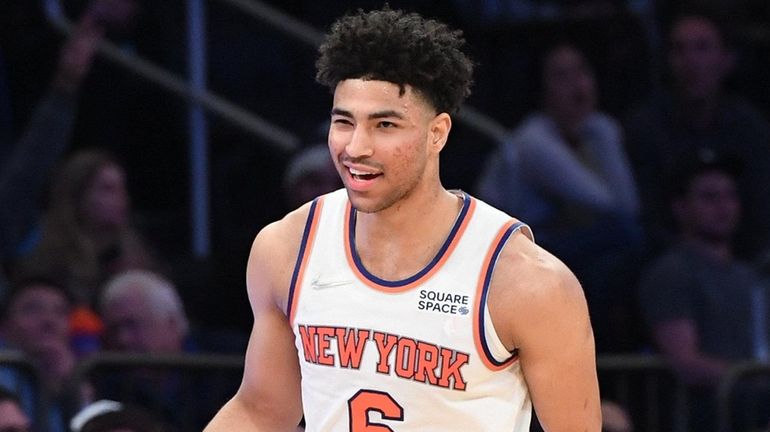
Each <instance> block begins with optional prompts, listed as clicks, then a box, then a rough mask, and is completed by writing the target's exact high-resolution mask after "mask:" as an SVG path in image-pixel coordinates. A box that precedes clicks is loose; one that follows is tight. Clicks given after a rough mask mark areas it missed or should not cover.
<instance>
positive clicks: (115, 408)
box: [0, 400, 166, 432]
mask: <svg viewBox="0 0 770 432" xmlns="http://www.w3.org/2000/svg"><path fill="white" fill-rule="evenodd" d="M70 429H71V431H72V432H163V431H164V430H166V429H165V427H164V426H163V424H162V423H161V422H160V421H159V420H157V419H156V418H155V417H154V416H153V415H152V414H151V413H150V412H149V411H147V410H145V409H143V408H140V407H137V406H129V405H125V404H122V403H120V402H115V401H111V400H99V401H96V402H94V403H92V404H90V405H88V406H86V407H85V408H83V409H82V410H81V411H80V412H79V413H78V414H77V415H76V416H75V417H73V418H72V421H71V422H70ZM0 431H2V429H0Z"/></svg>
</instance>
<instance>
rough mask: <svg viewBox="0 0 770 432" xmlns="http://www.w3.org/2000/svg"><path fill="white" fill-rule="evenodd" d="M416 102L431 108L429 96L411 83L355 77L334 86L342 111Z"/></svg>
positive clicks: (337, 106)
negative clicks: (426, 97)
mask: <svg viewBox="0 0 770 432" xmlns="http://www.w3.org/2000/svg"><path fill="white" fill-rule="evenodd" d="M415 106H417V107H420V108H424V109H426V110H428V111H431V110H432V108H431V106H430V104H429V103H428V101H427V99H425V97H424V96H423V95H422V94H421V93H420V92H419V90H418V89H416V88H415V87H413V86H411V85H409V84H404V85H403V86H402V85H399V84H397V83H393V82H390V81H382V80H371V79H362V78H355V79H347V80H344V81H340V82H339V84H337V87H336V88H335V90H334V109H339V110H343V111H350V110H352V109H356V110H364V111H372V112H375V111H382V110H384V109H390V110H395V111H406V110H410V109H412V107H415ZM365 113H366V114H369V112H365Z"/></svg>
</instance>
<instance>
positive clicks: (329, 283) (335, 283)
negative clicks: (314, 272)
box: [310, 276, 351, 290]
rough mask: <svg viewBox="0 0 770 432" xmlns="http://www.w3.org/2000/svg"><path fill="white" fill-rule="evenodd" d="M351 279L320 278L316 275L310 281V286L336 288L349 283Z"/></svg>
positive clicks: (318, 288)
mask: <svg viewBox="0 0 770 432" xmlns="http://www.w3.org/2000/svg"><path fill="white" fill-rule="evenodd" d="M350 283H351V281H349V280H321V278H319V277H318V276H316V277H314V278H313V280H312V281H310V286H311V287H312V288H313V289H317V290H320V289H327V288H336V287H341V286H345V285H350Z"/></svg>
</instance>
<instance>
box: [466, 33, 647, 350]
mask: <svg viewBox="0 0 770 432" xmlns="http://www.w3.org/2000/svg"><path fill="white" fill-rule="evenodd" d="M540 80H541V82H542V83H541V100H542V110H540V111H538V112H535V113H533V114H532V115H530V116H529V117H528V118H526V119H525V120H524V121H523V123H522V124H521V125H520V126H519V127H518V128H517V129H516V130H515V131H513V133H512V134H511V136H510V138H509V139H508V140H507V141H506V142H505V143H503V144H502V145H501V147H500V148H499V149H498V150H497V151H496V152H493V153H492V154H491V156H490V158H489V159H488V161H487V163H486V167H485V169H484V171H483V172H482V174H481V176H480V180H479V185H478V191H477V192H478V194H479V197H480V198H482V199H483V200H485V201H487V202H489V203H490V204H492V205H494V206H496V207H498V208H500V209H502V210H504V211H506V212H507V213H509V214H515V215H517V216H518V217H520V218H521V220H522V221H525V222H526V223H528V224H529V225H531V226H532V228H533V230H534V231H535V232H536V233H538V243H540V244H541V245H543V247H545V248H547V249H549V250H551V251H553V252H554V254H555V255H556V256H557V257H559V258H561V259H562V260H564V261H565V263H566V264H567V265H568V266H570V267H571V268H572V269H573V271H575V273H576V274H577V276H578V278H579V279H581V282H582V283H583V286H584V287H585V289H586V294H587V297H588V302H589V307H590V308H591V315H592V318H593V320H594V322H595V323H597V325H595V327H594V329H595V331H596V343H597V349H598V350H608V349H612V347H611V345H613V343H614V342H611V341H610V339H612V337H611V336H609V335H607V334H605V332H604V331H603V330H606V329H608V325H609V324H610V323H609V322H608V321H609V316H610V313H611V308H612V307H613V306H612V301H613V300H611V298H613V296H616V294H615V293H614V290H615V287H613V286H610V285H611V284H612V283H611V281H610V279H611V278H612V273H613V272H615V273H617V274H618V275H619V274H622V273H623V271H621V270H620V268H621V267H620V266H621V263H622V261H624V260H625V259H626V256H625V255H624V253H625V252H626V251H633V250H634V247H635V246H637V245H638V242H639V240H640V236H639V229H638V227H637V225H636V223H637V221H636V218H637V213H638V211H639V202H638V200H637V193H636V187H635V185H634V180H633V177H632V173H631V168H630V166H629V164H628V161H627V159H626V154H625V153H624V148H623V141H622V140H623V133H622V130H621V128H620V126H619V124H618V123H617V122H616V121H615V120H614V119H613V118H611V117H609V116H608V115H607V114H604V113H602V112H601V111H599V110H598V107H597V91H596V82H595V78H594V73H593V71H592V69H591V66H590V65H589V64H588V61H587V60H586V58H585V57H584V55H583V54H582V53H581V51H579V50H578V49H577V48H576V47H574V46H573V45H571V44H567V43H559V44H556V45H554V46H553V47H552V48H551V49H549V50H547V51H545V52H544V55H543V59H542V65H541V70H540ZM600 263H601V265H599V264H600ZM608 273H609V275H608ZM619 297H620V296H618V298H619Z"/></svg>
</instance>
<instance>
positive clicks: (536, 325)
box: [489, 235, 601, 431]
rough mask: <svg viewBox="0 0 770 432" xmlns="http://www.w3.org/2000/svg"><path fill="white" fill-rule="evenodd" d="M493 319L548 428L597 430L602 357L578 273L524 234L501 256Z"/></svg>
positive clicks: (540, 417) (492, 309)
mask: <svg viewBox="0 0 770 432" xmlns="http://www.w3.org/2000/svg"><path fill="white" fill-rule="evenodd" d="M492 289H493V291H492V294H491V295H492V297H491V298H490V303H489V305H490V311H491V313H492V317H493V320H497V321H498V322H499V323H500V324H499V325H497V324H496V325H495V327H496V328H498V332H499V334H500V337H501V338H502V340H503V341H504V343H505V344H506V345H507V346H508V348H509V349H510V348H517V349H518V350H519V361H520V362H521V368H522V371H523V373H524V377H525V379H526V381H527V385H528V386H529V391H530V394H531V397H532V402H533V404H534V407H535V411H536V412H537V416H538V419H539V420H540V423H541V425H542V426H543V428H544V430H545V431H599V430H600V429H601V410H600V402H599V386H598V380H597V376H596V356H595V351H594V338H593V331H592V329H591V323H590V321H589V318H588V308H587V306H586V301H585V297H584V294H583V290H582V288H581V287H580V284H579V283H578V281H577V279H576V278H575V277H574V276H573V275H572V273H571V272H570V271H569V270H568V269H567V268H566V267H565V266H564V265H563V264H562V263H561V262H559V261H558V260H557V259H555V258H554V257H553V256H552V255H550V254H549V253H548V252H546V251H544V250H543V249H541V248H539V247H537V246H535V245H534V244H533V243H531V242H530V241H529V240H528V239H526V238H525V237H524V236H523V235H517V236H515V237H514V238H512V239H511V240H510V241H509V243H508V245H507V246H506V249H505V252H504V254H503V256H502V257H501V261H499V262H498V268H497V269H496V270H495V276H494V279H493V286H492Z"/></svg>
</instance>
